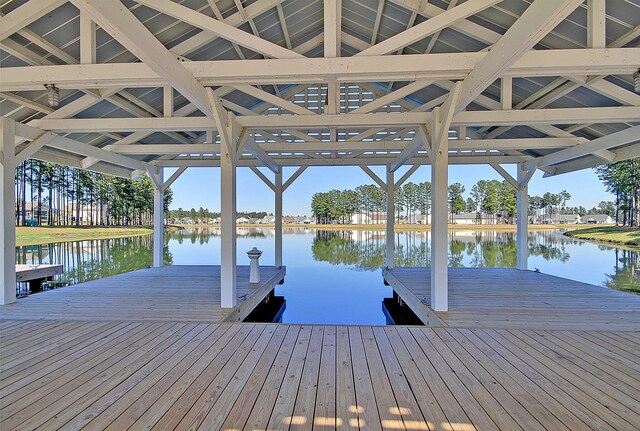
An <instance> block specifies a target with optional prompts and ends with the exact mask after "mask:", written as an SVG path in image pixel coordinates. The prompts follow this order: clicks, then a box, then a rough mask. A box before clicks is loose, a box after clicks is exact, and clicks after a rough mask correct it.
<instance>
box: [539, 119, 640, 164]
mask: <svg viewBox="0 0 640 431" xmlns="http://www.w3.org/2000/svg"><path fill="white" fill-rule="evenodd" d="M637 141H640V126H635V127H629V128H627V129H624V130H622V131H620V132H616V133H612V134H610V135H606V136H603V137H601V138H598V139H594V140H592V141H590V142H588V143H585V144H580V145H576V146H575V147H571V148H567V149H564V150H560V151H556V152H555V153H551V154H548V155H546V156H542V157H538V158H537V159H535V165H536V166H537V167H543V166H550V165H555V164H558V163H562V162H566V161H568V160H572V159H577V158H579V157H584V156H587V155H589V154H593V153H595V152H598V151H601V150H609V149H612V148H615V147H619V146H622V145H625V144H630V143H633V142H637ZM639 156H640V154H639Z"/></svg>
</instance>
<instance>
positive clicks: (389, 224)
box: [385, 167, 396, 268]
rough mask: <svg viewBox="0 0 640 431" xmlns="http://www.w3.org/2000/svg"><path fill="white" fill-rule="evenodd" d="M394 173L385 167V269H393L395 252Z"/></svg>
mask: <svg viewBox="0 0 640 431" xmlns="http://www.w3.org/2000/svg"><path fill="white" fill-rule="evenodd" d="M393 177H394V173H393V171H392V170H391V169H389V168H388V167H387V181H386V185H385V186H386V187H385V191H386V195H387V196H386V197H387V214H386V216H387V217H386V235H385V246H386V259H385V266H386V267H387V268H393V255H394V251H395V232H394V231H395V219H396V214H395V213H396V209H395V208H396V207H395V195H396V187H395V181H394V179H393Z"/></svg>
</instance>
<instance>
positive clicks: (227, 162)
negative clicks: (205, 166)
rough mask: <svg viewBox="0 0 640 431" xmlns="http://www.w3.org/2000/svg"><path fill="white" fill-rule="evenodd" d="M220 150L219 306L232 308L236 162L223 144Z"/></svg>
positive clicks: (234, 265)
mask: <svg viewBox="0 0 640 431" xmlns="http://www.w3.org/2000/svg"><path fill="white" fill-rule="evenodd" d="M229 144H230V143H229ZM220 148H221V153H222V154H221V157H220V185H221V193H220V196H221V202H220V204H221V211H220V219H221V221H220V228H221V229H220V230H221V244H220V254H221V262H220V263H221V265H220V305H221V307H222V308H233V307H235V305H236V161H235V158H234V156H233V154H232V153H231V151H230V150H231V149H230V148H229V147H228V146H227V145H225V143H224V142H222V143H221V146H220Z"/></svg>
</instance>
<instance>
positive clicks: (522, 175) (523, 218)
mask: <svg viewBox="0 0 640 431" xmlns="http://www.w3.org/2000/svg"><path fill="white" fill-rule="evenodd" d="M529 178H530V177H529V175H527V169H526V167H525V164H524V163H520V164H519V165H518V183H519V185H520V187H519V188H518V191H517V203H516V205H517V213H516V217H517V220H518V222H517V223H518V226H517V233H516V250H517V251H516V267H517V268H518V269H522V270H526V269H527V260H528V258H529V194H528V193H529Z"/></svg>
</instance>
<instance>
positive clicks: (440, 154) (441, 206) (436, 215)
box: [431, 108, 449, 311]
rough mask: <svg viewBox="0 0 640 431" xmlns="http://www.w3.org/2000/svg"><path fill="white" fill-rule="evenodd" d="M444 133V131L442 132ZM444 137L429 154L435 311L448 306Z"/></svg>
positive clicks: (436, 130)
mask: <svg viewBox="0 0 640 431" xmlns="http://www.w3.org/2000/svg"><path fill="white" fill-rule="evenodd" d="M439 111H440V110H439V108H436V114H435V115H434V120H435V121H434V126H435V127H433V128H432V129H433V130H432V131H431V133H432V135H431V136H432V139H431V141H432V145H435V143H436V140H437V139H438V138H437V136H438V135H439V129H440V127H442V126H441V125H439V124H438V123H439V118H440V115H439V114H440V112H439ZM444 134H445V136H446V131H445V132H444ZM448 162H449V160H448V139H446V137H445V138H444V139H441V140H440V142H439V147H438V150H437V152H435V153H434V154H432V157H431V187H432V198H431V308H433V309H434V310H435V311H447V310H448V309H449V285H448V283H449V279H448V276H449V275H448V273H447V271H448V264H449V259H448V257H449V253H448V246H447V229H448V225H447V219H448V206H449V200H448V181H449V172H448V169H449V165H448Z"/></svg>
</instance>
